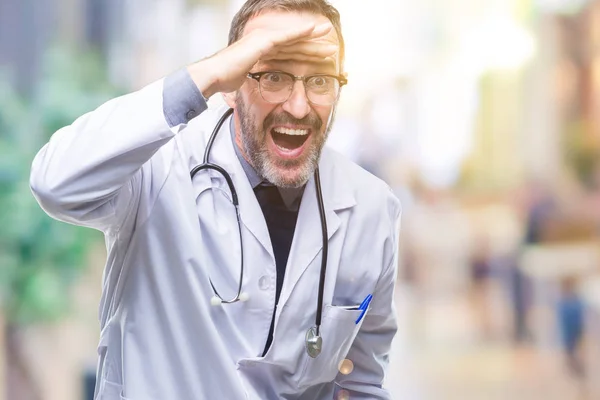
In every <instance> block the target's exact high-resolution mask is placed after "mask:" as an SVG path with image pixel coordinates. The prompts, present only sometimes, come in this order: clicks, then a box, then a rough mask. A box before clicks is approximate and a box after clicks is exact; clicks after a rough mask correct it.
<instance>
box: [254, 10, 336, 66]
mask: <svg viewBox="0 0 600 400" xmlns="http://www.w3.org/2000/svg"><path fill="white" fill-rule="evenodd" d="M308 22H312V23H313V24H315V25H320V24H326V23H330V21H329V19H328V18H327V17H326V16H324V15H321V14H314V13H310V12H304V11H277V10H269V11H264V12H262V13H260V14H258V15H255V16H254V17H252V18H250V19H249V20H248V22H247V24H246V26H245V27H244V32H243V35H247V34H248V33H250V32H252V31H253V30H256V29H289V28H290V27H292V26H299V25H306V24H307V23H308ZM318 41H319V42H322V43H328V44H334V45H337V46H339V45H340V41H339V38H338V35H337V32H336V31H335V29H331V31H330V32H329V33H328V34H327V35H325V36H323V37H321V38H319V39H318ZM323 61H324V62H323V63H307V64H312V66H314V67H316V68H327V69H329V68H333V69H336V68H337V65H333V63H332V60H325V59H324V60H323ZM288 63H289V64H291V63H293V62H291V61H290V62H287V61H281V62H278V63H276V64H282V65H283V64H288ZM337 63H339V60H338V62H337ZM269 64H272V63H269Z"/></svg>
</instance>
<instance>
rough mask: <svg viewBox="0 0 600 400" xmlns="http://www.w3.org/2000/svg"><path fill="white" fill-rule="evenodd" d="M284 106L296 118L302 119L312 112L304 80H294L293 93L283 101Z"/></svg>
mask: <svg viewBox="0 0 600 400" xmlns="http://www.w3.org/2000/svg"><path fill="white" fill-rule="evenodd" d="M282 108H283V109H284V110H285V111H287V112H288V113H289V114H291V115H292V116H294V118H296V119H302V118H304V117H306V116H307V115H308V114H309V113H310V104H309V103H308V98H307V97H306V89H305V88H304V82H302V81H296V82H294V86H293V88H292V94H291V95H290V98H289V99H287V101H286V102H285V103H283V105H282Z"/></svg>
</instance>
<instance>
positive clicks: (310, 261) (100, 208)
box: [30, 80, 400, 400]
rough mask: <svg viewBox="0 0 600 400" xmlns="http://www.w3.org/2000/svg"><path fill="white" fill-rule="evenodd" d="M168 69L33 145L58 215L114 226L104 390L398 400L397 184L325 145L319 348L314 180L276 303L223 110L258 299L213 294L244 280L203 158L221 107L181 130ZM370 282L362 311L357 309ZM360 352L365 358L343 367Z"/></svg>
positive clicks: (48, 201)
mask: <svg viewBox="0 0 600 400" xmlns="http://www.w3.org/2000/svg"><path fill="white" fill-rule="evenodd" d="M162 91H163V81H162V80H161V81H158V82H155V83H153V84H151V85H149V86H147V87H145V88H144V89H142V90H140V91H137V92H134V93H131V94H129V95H126V96H123V97H119V98H116V99H114V100H111V101H109V102H107V103H106V104H104V105H102V106H101V107H99V108H98V109H97V110H95V111H93V112H91V113H88V114H86V115H83V116H82V117H80V118H79V119H77V120H76V121H75V122H74V123H73V124H72V125H70V126H67V127H65V128H63V129H61V130H59V131H58V132H56V133H55V134H54V135H53V137H52V138H51V139H50V141H49V143H48V144H47V145H46V146H44V148H43V149H42V150H41V151H40V152H39V153H38V155H37V156H36V158H35V160H34V162H33V165H32V172H31V182H30V183H31V188H32V191H33V193H34V195H35V196H36V198H37V199H38V201H39V203H40V205H41V206H42V207H43V208H44V210H45V211H46V212H47V213H48V214H49V215H51V216H52V217H54V218H56V219H59V220H62V221H66V222H70V223H73V224H77V225H82V226H88V227H93V228H96V229H99V230H101V231H103V232H104V234H105V238H106V245H107V250H108V259H107V263H106V268H105V271H104V278H103V294H102V299H101V304H100V324H101V338H100V343H99V347H98V353H99V365H98V376H97V378H98V379H97V385H96V399H99V400H192V399H193V400H197V399H227V400H230V399H231V400H235V399H311V400H313V399H331V398H333V396H334V395H335V393H337V392H338V391H339V390H341V388H344V389H346V390H348V391H349V393H350V395H351V397H350V398H352V399H359V398H365V399H366V398H368V399H388V398H390V396H389V393H388V392H387V391H386V390H385V389H383V388H382V381H383V378H384V372H385V369H386V366H387V363H388V353H389V350H390V344H391V341H392V338H393V336H394V334H395V332H396V329H397V326H396V319H395V311H394V306H393V291H394V281H395V277H396V265H397V243H398V237H397V234H398V224H399V216H400V206H399V203H398V200H397V199H396V198H395V197H394V196H393V195H392V193H391V191H390V189H389V188H388V186H387V185H385V184H384V183H383V182H382V181H381V180H379V179H377V178H375V177H373V176H372V175H370V174H369V173H367V172H366V171H364V170H363V169H361V168H360V167H358V166H357V165H355V164H353V163H352V162H350V161H349V160H347V159H345V158H344V157H342V156H341V155H339V154H338V153H336V152H334V151H333V150H330V149H327V148H325V150H324V151H323V154H322V157H321V160H320V164H319V165H320V166H319V168H320V171H321V180H322V187H323V198H324V205H325V212H326V220H327V229H328V235H329V257H328V260H327V275H326V279H325V292H324V294H325V295H324V310H323V322H322V326H321V333H322V337H323V350H322V353H321V355H320V356H319V357H318V358H316V359H312V358H310V357H309V356H308V355H307V353H306V350H305V334H306V331H307V330H308V329H309V328H310V327H311V326H313V325H314V322H315V314H316V307H317V292H318V282H319V271H320V266H321V248H322V242H321V240H322V239H321V227H320V219H319V212H318V208H317V202H316V198H315V186H314V182H313V180H312V179H311V180H310V181H309V182H308V184H307V186H306V189H305V191H304V194H303V198H302V203H301V207H300V210H299V215H298V222H297V225H296V231H295V234H294V239H293V243H292V247H291V250H290V256H289V260H288V263H287V268H286V273H285V279H284V282H283V287H282V291H281V297H280V299H279V306H278V307H277V311H276V316H275V330H274V339H273V343H272V345H271V347H270V349H269V351H268V352H267V354H266V355H265V357H261V353H262V350H263V349H264V346H265V342H266V340H267V336H268V333H269V327H270V324H271V318H272V315H273V312H274V309H275V306H274V302H275V282H276V268H275V257H274V255H273V249H272V246H271V243H270V238H269V233H268V229H267V226H266V223H265V220H264V217H263V214H262V212H261V209H260V206H259V204H258V202H257V200H256V197H255V195H254V192H253V190H252V188H251V187H250V184H249V182H248V179H247V177H246V175H245V173H244V170H243V169H242V166H241V165H240V163H239V160H238V158H237V157H236V154H235V151H234V148H233V143H232V140H231V136H230V132H229V124H228V123H225V124H224V125H223V128H222V132H221V133H220V135H219V136H218V137H217V139H216V141H215V145H214V147H213V150H212V154H211V161H212V162H214V163H217V164H219V165H221V166H222V167H224V168H225V169H226V170H227V171H228V172H229V173H230V174H231V176H232V179H233V181H234V183H235V187H236V188H237V191H238V195H239V202H240V213H241V221H242V235H243V246H244V257H245V258H244V262H245V274H244V279H243V290H244V291H246V292H247V293H248V294H249V296H250V297H249V300H248V301H246V302H238V303H235V304H232V305H223V306H220V307H213V306H211V305H210V299H211V297H212V296H213V291H212V289H211V287H210V284H209V277H211V278H212V280H213V282H214V283H215V286H216V287H217V289H218V290H219V291H220V293H221V294H222V295H223V296H224V297H225V298H228V297H231V296H233V295H234V294H235V293H236V290H237V285H238V279H239V268H240V254H241V252H240V248H239V239H238V235H239V234H238V227H237V222H236V217H235V211H234V208H233V206H232V204H231V201H230V194H229V191H228V189H227V185H226V182H225V180H224V179H223V178H221V176H219V175H218V174H215V173H213V172H206V171H203V172H200V173H198V174H197V175H196V177H195V178H194V179H193V181H192V180H191V179H190V171H191V169H192V168H193V167H194V166H196V165H198V164H200V163H201V162H202V155H203V153H204V149H205V145H206V142H207V139H208V137H209V135H210V133H211V132H212V130H213V128H214V126H215V124H216V121H217V119H218V118H219V117H220V115H221V114H222V113H223V112H224V111H225V110H224V109H218V110H211V109H209V110H206V111H205V112H204V113H202V114H201V115H200V116H199V117H197V118H195V119H193V120H192V121H190V122H189V123H188V124H182V125H179V126H176V127H172V128H171V127H169V125H168V124H167V122H166V120H165V117H164V114H163V107H162ZM368 294H372V295H373V300H372V302H371V305H370V308H369V310H368V312H367V313H366V315H365V317H364V318H363V319H362V320H361V321H360V322H359V323H358V324H356V323H355V320H356V319H357V316H358V314H359V312H360V311H357V310H351V309H348V307H344V306H351V305H358V304H360V303H361V302H362V300H363V299H364V298H365V297H366V296H367V295H368ZM344 359H349V360H351V361H352V362H353V365H354V369H353V371H352V372H351V373H350V374H348V375H342V374H341V373H339V371H338V366H339V363H340V362H341V361H342V360H344Z"/></svg>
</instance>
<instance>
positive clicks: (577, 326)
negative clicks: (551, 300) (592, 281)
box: [556, 276, 585, 377]
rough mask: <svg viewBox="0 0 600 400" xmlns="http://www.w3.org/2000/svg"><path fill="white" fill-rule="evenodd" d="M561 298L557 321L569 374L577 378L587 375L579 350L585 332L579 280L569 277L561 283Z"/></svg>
mask: <svg viewBox="0 0 600 400" xmlns="http://www.w3.org/2000/svg"><path fill="white" fill-rule="evenodd" d="M560 286H561V293H560V298H559V300H558V302H557V304H556V313H557V321H558V324H559V330H560V334H561V339H562V346H563V351H564V355H565V360H566V363H567V367H568V369H569V372H570V373H572V374H573V376H576V377H583V375H584V373H585V369H584V364H583V360H582V359H581V354H580V352H579V348H580V346H581V343H582V340H583V332H584V306H583V300H582V299H581V296H580V295H579V293H578V292H577V289H578V288H577V278H576V277H575V276H568V277H566V278H564V279H563V280H562V282H561V285H560Z"/></svg>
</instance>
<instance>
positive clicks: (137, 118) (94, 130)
mask: <svg viewBox="0 0 600 400" xmlns="http://www.w3.org/2000/svg"><path fill="white" fill-rule="evenodd" d="M163 82H164V80H163V79H161V80H159V81H157V82H154V83H152V84H150V85H148V86H146V87H145V88H143V89H141V90H139V91H137V92H133V93H130V94H128V95H125V96H121V97H118V98H115V99H113V100H110V101H108V102H106V103H105V104H103V105H102V106H100V107H99V108H98V109H96V110H94V111H92V112H90V113H87V114H85V115H83V116H81V117H79V118H78V119H77V120H75V122H73V123H72V124H71V125H69V126H66V127H64V128H62V129H60V130H59V131H57V132H56V133H55V134H54V135H53V136H52V138H51V139H50V141H49V142H48V143H47V144H46V145H45V146H44V147H43V148H42V149H41V150H40V151H39V152H38V154H37V155H36V157H35V159H34V160H33V163H32V168H31V175H30V186H31V190H32V192H33V194H34V196H35V197H36V199H37V201H38V203H39V204H40V206H41V207H42V208H43V209H44V210H45V211H46V212H47V213H48V214H49V215H50V216H52V217H53V218H56V219H58V220H61V221H65V222H69V223H73V224H76V225H83V226H89V227H92V228H97V229H99V230H102V231H106V230H107V229H110V228H115V227H117V228H118V225H119V223H120V221H121V220H122V219H123V218H124V217H125V216H126V215H127V214H128V213H129V212H131V210H132V209H133V208H134V207H135V206H136V202H137V201H139V193H140V190H141V189H140V188H141V187H142V185H147V186H148V189H149V190H156V189H157V188H156V187H152V184H153V183H152V182H150V180H148V179H146V182H144V175H146V174H144V173H143V171H142V167H144V169H147V170H148V172H151V174H150V175H156V172H157V170H159V172H160V170H161V168H162V167H164V166H165V164H166V163H165V160H162V161H161V160H160V159H156V160H153V162H152V163H149V162H148V161H149V160H150V159H151V158H152V157H153V156H154V155H155V153H157V152H158V150H159V149H160V148H161V147H162V146H164V145H165V144H166V143H168V142H169V141H170V140H171V139H172V138H173V137H174V136H175V135H176V133H177V132H179V131H180V130H181V129H183V128H184V127H185V124H181V123H180V124H178V125H170V124H169V122H168V121H167V120H166V118H165V113H164V110H163ZM205 108H206V104H204V109H205ZM146 163H147V165H145V164H146ZM154 185H156V182H154Z"/></svg>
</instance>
